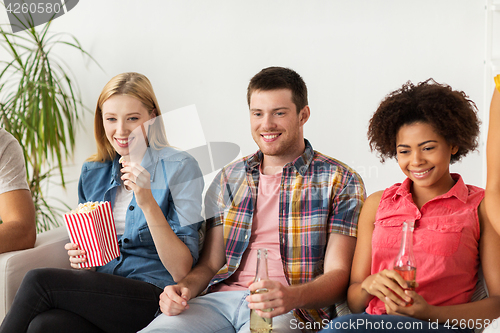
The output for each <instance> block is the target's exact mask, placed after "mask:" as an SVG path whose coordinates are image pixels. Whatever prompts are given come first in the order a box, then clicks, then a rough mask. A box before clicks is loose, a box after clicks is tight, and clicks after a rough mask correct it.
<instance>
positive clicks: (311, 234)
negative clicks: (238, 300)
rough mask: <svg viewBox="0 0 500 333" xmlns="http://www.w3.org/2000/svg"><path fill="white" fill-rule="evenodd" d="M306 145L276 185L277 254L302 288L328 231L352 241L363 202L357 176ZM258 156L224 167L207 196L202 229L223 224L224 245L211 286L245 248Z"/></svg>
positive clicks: (316, 316) (306, 313) (326, 315)
mask: <svg viewBox="0 0 500 333" xmlns="http://www.w3.org/2000/svg"><path fill="white" fill-rule="evenodd" d="M305 144H306V149H305V150H304V153H303V154H302V155H301V156H299V157H298V158H297V159H295V161H293V162H291V163H288V164H286V165H285V166H284V167H283V174H282V176H281V185H280V186H281V190H280V198H279V233H280V252H281V259H282V262H283V270H284V273H285V277H286V279H287V280H288V282H289V283H290V285H298V284H302V283H306V282H309V281H311V280H313V279H314V278H316V277H318V276H319V275H321V274H323V263H324V256H325V251H326V246H327V241H328V236H329V234H330V233H331V232H335V233H339V234H342V235H348V236H353V237H356V233H357V222H358V216H359V212H360V210H361V206H362V204H363V202H364V199H365V189H364V185H363V181H362V180H361V177H359V175H358V174H357V173H356V172H354V171H353V170H352V169H350V168H349V167H348V166H346V165H345V164H343V163H341V162H339V161H337V160H335V159H333V158H330V157H328V156H325V155H322V154H320V153H318V152H316V151H314V150H313V148H312V146H311V144H310V143H309V142H308V141H307V140H305ZM262 157H263V154H262V152H260V151H258V152H257V153H256V154H254V155H251V156H247V157H244V158H243V159H241V160H239V161H236V162H234V163H232V164H230V165H228V166H226V167H225V168H223V169H222V170H221V171H220V172H219V174H218V175H217V177H216V178H215V179H214V181H213V183H212V184H211V186H210V188H209V190H208V192H207V195H206V199H205V207H206V217H207V228H213V227H215V226H219V225H223V231H224V240H225V246H226V265H225V266H224V267H223V268H222V269H221V270H220V271H219V272H218V273H217V275H216V276H215V277H214V278H213V279H212V281H211V282H210V285H214V284H216V283H218V282H221V281H223V280H225V279H227V278H228V277H229V276H231V275H232V274H233V273H234V272H235V271H236V269H237V268H238V267H239V265H240V261H241V258H242V255H243V253H244V251H245V250H246V248H247V246H248V242H249V239H250V233H251V230H252V220H253V212H254V209H255V204H256V202H257V189H258V184H259V166H260V163H261V161H262ZM343 304H344V306H345V303H343ZM336 306H340V304H336ZM339 310H340V309H339V308H337V309H335V306H331V307H327V308H322V309H296V310H294V314H295V316H296V317H297V318H299V319H300V320H301V321H304V322H315V321H316V322H321V321H322V320H323V319H331V318H334V317H336V316H337V312H338V311H339Z"/></svg>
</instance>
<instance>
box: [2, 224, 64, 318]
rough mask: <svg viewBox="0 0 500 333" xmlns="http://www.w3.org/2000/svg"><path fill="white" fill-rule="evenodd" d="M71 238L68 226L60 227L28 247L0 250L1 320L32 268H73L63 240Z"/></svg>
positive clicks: (42, 235)
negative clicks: (32, 246) (1, 251)
mask: <svg viewBox="0 0 500 333" xmlns="http://www.w3.org/2000/svg"><path fill="white" fill-rule="evenodd" d="M68 242H69V238H68V232H67V230H66V228H65V227H64V226H63V227H59V228H56V229H52V230H49V231H46V232H43V233H41V234H39V235H38V236H37V240H36V243H35V247H34V248H33V249H29V250H22V251H14V252H7V253H2V254H0V322H1V321H2V320H3V318H4V317H5V314H6V313H7V312H8V311H9V309H10V306H11V304H12V301H13V300H14V296H15V295H16V292H17V289H18V288H19V285H20V284H21V281H22V279H23V277H24V275H25V274H26V273H27V272H28V271H29V270H31V269H33V268H41V267H56V268H70V265H69V257H68V254H67V251H66V250H65V249H64V244H66V243H68Z"/></svg>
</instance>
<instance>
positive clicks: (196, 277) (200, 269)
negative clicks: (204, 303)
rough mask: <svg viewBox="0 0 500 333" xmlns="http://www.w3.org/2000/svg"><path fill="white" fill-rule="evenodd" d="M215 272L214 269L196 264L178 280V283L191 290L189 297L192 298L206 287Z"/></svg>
mask: <svg viewBox="0 0 500 333" xmlns="http://www.w3.org/2000/svg"><path fill="white" fill-rule="evenodd" d="M215 274H217V271H214V270H213V269H211V268H210V267H207V266H205V265H203V266H202V265H198V266H195V267H194V268H193V269H192V270H191V272H189V273H188V275H187V276H186V277H185V278H184V279H182V280H181V281H180V282H179V285H183V286H185V287H187V288H188V289H189V290H190V291H191V297H192V298H194V297H196V296H198V295H199V294H201V293H202V292H203V291H204V290H205V289H206V288H207V287H208V284H209V283H210V281H211V280H212V278H213V277H214V276H215Z"/></svg>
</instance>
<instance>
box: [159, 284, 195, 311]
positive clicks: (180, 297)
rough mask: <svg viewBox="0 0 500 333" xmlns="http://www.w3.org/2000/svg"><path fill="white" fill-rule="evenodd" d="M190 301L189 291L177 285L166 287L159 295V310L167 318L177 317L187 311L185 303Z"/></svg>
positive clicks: (187, 306) (187, 307)
mask: <svg viewBox="0 0 500 333" xmlns="http://www.w3.org/2000/svg"><path fill="white" fill-rule="evenodd" d="M190 299H191V291H190V290H189V289H188V288H186V287H182V286H180V285H178V284H176V285H172V286H166V287H165V289H164V290H163V292H162V293H161V295H160V310H161V312H163V313H164V314H166V315H167V316H177V315H178V314H180V313H182V312H184V311H185V310H187V309H189V305H188V304H187V301H188V300H190Z"/></svg>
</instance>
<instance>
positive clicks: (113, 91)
mask: <svg viewBox="0 0 500 333" xmlns="http://www.w3.org/2000/svg"><path fill="white" fill-rule="evenodd" d="M115 95H124V96H130V97H133V98H136V99H138V100H139V101H140V102H141V103H142V104H143V105H144V107H145V108H146V110H148V113H149V114H150V115H151V113H152V112H155V113H156V116H160V115H161V111H160V106H159V105H158V101H157V100H156V96H155V93H154V91H153V86H152V85H151V82H150V81H149V80H148V78H147V77H146V76H144V75H142V74H139V73H134V72H129V73H122V74H118V75H117V76H115V77H113V78H112V79H111V80H110V81H109V82H108V83H107V84H106V85H105V86H104V88H103V89H102V91H101V94H100V95H99V99H98V100H97V106H96V110H95V116H94V136H95V140H96V143H97V154H95V155H93V156H91V157H90V158H89V159H88V160H89V161H94V162H104V161H107V160H113V159H114V158H115V156H116V151H115V149H114V148H113V146H112V145H111V143H110V142H109V141H108V139H107V137H106V132H105V131H104V124H103V119H102V106H103V104H104V102H106V101H107V100H108V99H109V98H110V97H112V96H115ZM148 139H149V140H148V141H149V145H150V146H151V147H153V148H155V149H161V148H163V147H167V146H169V144H168V141H167V136H166V134H165V128H164V126H163V123H162V122H161V121H155V122H154V123H153V125H152V126H151V129H150V132H149V137H148Z"/></svg>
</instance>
